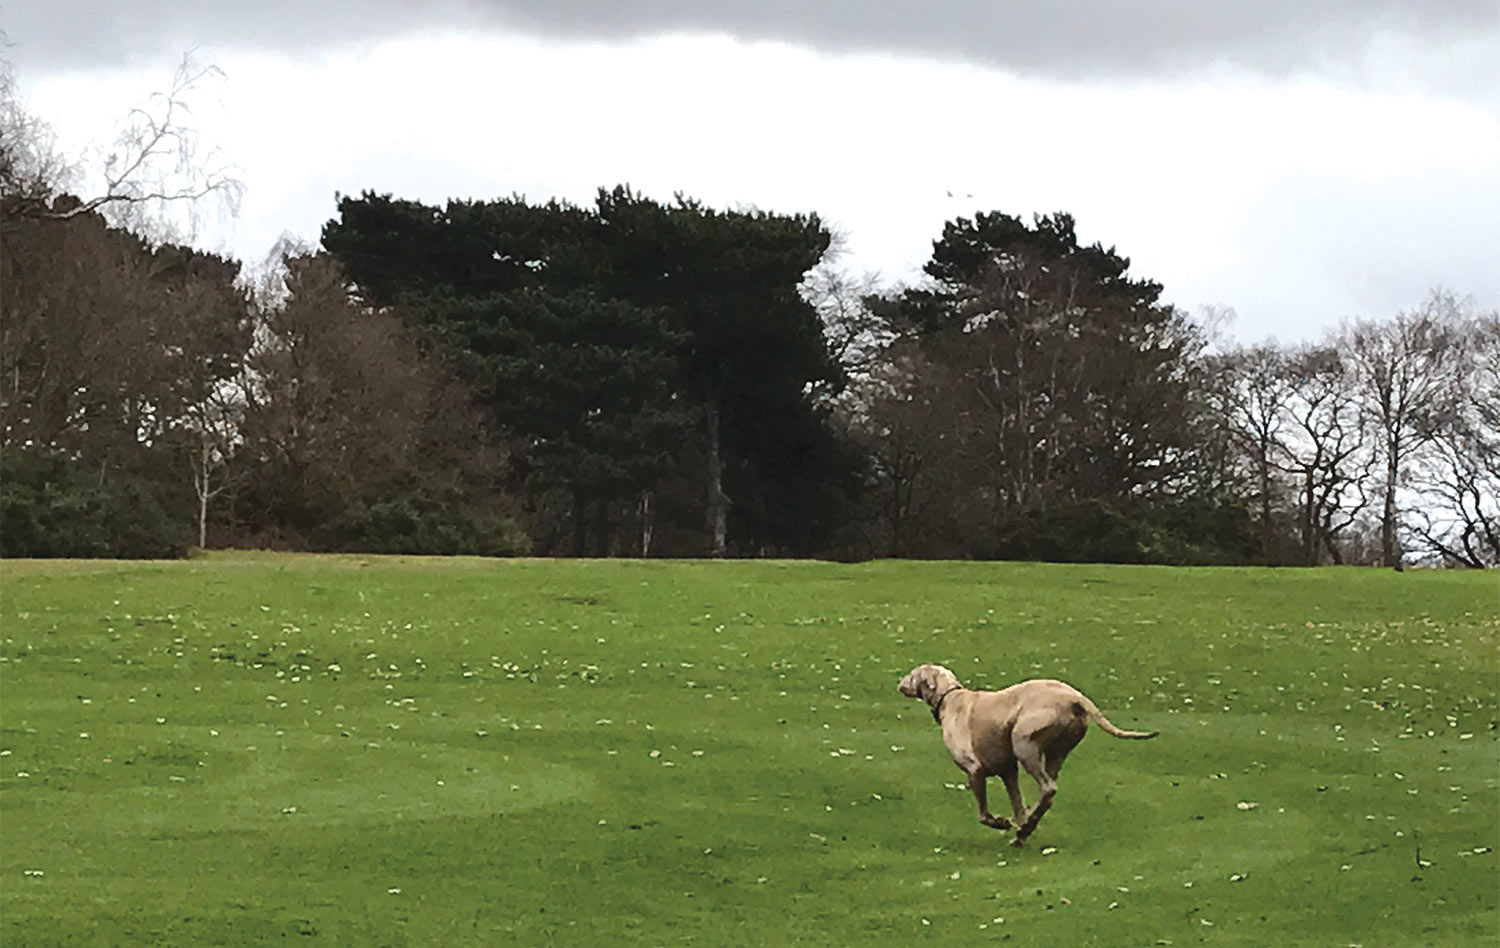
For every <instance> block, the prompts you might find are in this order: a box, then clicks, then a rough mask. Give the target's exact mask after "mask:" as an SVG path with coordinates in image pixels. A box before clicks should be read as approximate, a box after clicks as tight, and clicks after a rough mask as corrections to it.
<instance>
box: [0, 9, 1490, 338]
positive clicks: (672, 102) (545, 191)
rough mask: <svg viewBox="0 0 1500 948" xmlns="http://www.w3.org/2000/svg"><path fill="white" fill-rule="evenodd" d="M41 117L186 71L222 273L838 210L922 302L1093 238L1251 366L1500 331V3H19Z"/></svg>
mask: <svg viewBox="0 0 1500 948" xmlns="http://www.w3.org/2000/svg"><path fill="white" fill-rule="evenodd" d="M0 23H3V24H4V29H5V32H6V34H7V38H8V41H9V47H8V48H7V50H6V51H5V55H6V57H7V58H9V59H10V61H11V62H12V63H13V64H14V66H15V69H16V74H17V79H18V82H19V84H20V88H21V93H22V95H23V97H24V99H25V101H26V103H27V105H28V106H29V107H30V109H31V110H32V111H33V112H34V113H36V114H38V115H39V116H40V117H42V118H44V119H46V120H47V121H49V122H50V123H51V124H52V125H53V127H54V129H55V130H56V131H57V133H58V135H59V139H60V141H61V142H62V144H63V146H64V147H65V149H66V150H68V151H69V152H70V153H73V154H80V155H81V154H85V153H86V152H87V149H88V148H89V145H90V143H91V142H94V143H98V144H99V145H101V146H103V145H107V144H108V142H109V141H110V140H111V139H112V137H113V129H114V126H115V124H116V122H117V120H118V119H119V118H120V117H121V116H122V115H123V114H124V113H125V112H126V111H128V110H129V109H130V108H131V107H132V106H135V105H140V104H142V103H143V102H144V101H145V100H146V98H147V96H148V95H149V94H150V93H151V92H153V91H161V90H163V89H165V88H166V87H167V86H168V85H169V84H170V81H171V76H172V71H173V69H174V67H175V66H176V64H177V62H178V61H179V60H180V59H181V57H182V55H183V53H184V52H185V51H187V50H189V49H196V50H197V53H196V55H197V57H198V58H199V59H200V60H201V61H203V62H207V63H212V64H214V65H217V66H218V67H219V68H220V69H222V70H223V72H224V79H223V80H222V81H218V82H214V83H211V84H209V85H206V86H205V87H204V88H203V89H201V90H199V94H198V96H197V98H196V99H195V100H194V104H195V113H194V119H195V122H196V124H197V126H198V128H199V129H200V130H201V133H202V139H203V143H204V147H205V148H207V147H210V146H212V147H216V148H218V149H219V150H220V151H221V153H222V154H223V155H224V156H226V157H227V159H228V160H230V161H232V162H233V163H234V165H235V166H236V167H237V168H238V175H239V177H240V178H241V179H242V180H243V181H244V183H245V184H246V186H247V192H246V195H245V199H244V202H243V204H242V207H241V212H240V215H239V217H238V219H236V220H231V221H223V222H209V223H208V224H207V225H205V226H204V227H203V229H202V230H201V231H200V232H199V235H198V240H199V242H200V243H204V244H207V245H209V246H212V247H219V248H222V249H227V250H229V251H230V252H232V253H234V254H235V255H236V256H239V257H241V258H243V259H245V260H247V261H248V262H252V263H254V262H258V261H259V260H260V259H262V258H263V257H264V256H265V254H266V253H267V252H268V251H269V250H270V248H271V246H272V245H273V244H274V243H275V242H276V240H277V239H278V238H279V237H280V236H281V235H282V234H283V233H284V232H285V233H290V234H292V235H295V236H298V237H301V238H303V239H304V240H307V241H309V242H316V240H317V236H318V231H319V228H320V227H321V225H322V223H323V222H324V221H325V220H327V219H328V217H329V216H330V215H331V214H332V213H333V209H334V198H333V195H334V192H335V191H340V192H344V193H357V192H359V191H361V190H363V189H366V188H370V189H374V190H377V191H381V192H392V193H394V194H396V195H398V196H400V197H407V198H413V199H420V200H425V201H429V202H441V201H443V200H445V199H446V198H448V197H464V198H489V197H497V196H504V195H509V194H512V193H522V194H525V195H526V196H527V197H529V198H533V199H536V200H545V199H547V198H550V197H554V196H556V197H563V198H568V199H571V200H574V201H578V202H587V201H589V200H591V198H592V195H593V192H594V190H595V188H597V187H599V186H612V185H614V184H618V183H630V184H632V185H634V186H636V187H637V188H638V189H639V190H642V191H644V192H646V193H647V194H650V195H653V196H656V197H661V198H668V197H670V196H671V194H672V193H673V192H675V191H685V192H687V193H688V194H690V195H693V196H695V197H699V198H702V199H703V200H705V201H707V202H709V203H711V204H715V205H719V206H738V205H754V206H758V207H761V208H765V209H768V210H777V211H788V212H790V211H816V212H818V213H819V214H821V215H822V216H823V217H824V218H825V219H827V220H828V221H830V222H831V223H832V224H834V225H835V226H837V227H838V228H839V229H841V230H842V231H844V232H845V233H846V234H847V238H848V239H847V246H848V254H847V258H846V262H847V264H848V265H850V266H852V267H854V268H857V269H870V270H878V271H879V272H880V274H881V277H882V278H883V280H885V281H886V282H895V281H899V280H905V281H911V280H914V279H916V278H917V275H918V271H919V269H920V267H921V265H922V263H923V262H925V260H926V258H927V255H928V253H929V251H930V250H931V243H932V240H933V238H935V237H936V236H937V235H938V233H939V232H940V230H941V228H942V224H943V221H945V220H947V219H951V218H952V217H954V216H958V215H964V216H972V215H973V214H974V213H975V212H976V211H980V210H1000V211H1005V212H1008V213H1013V214H1021V215H1024V216H1028V217H1029V216H1030V215H1031V214H1033V213H1036V212H1050V211H1056V210H1064V211H1068V212H1070V213H1072V214H1073V215H1074V216H1075V217H1076V218H1077V219H1078V224H1079V230H1080V233H1081V235H1082V236H1083V237H1084V238H1085V239H1086V240H1088V241H1094V240H1098V241H1101V242H1103V243H1105V244H1106V245H1113V246H1115V247H1117V248H1118V249H1119V251H1120V252H1121V253H1123V254H1125V255H1126V256H1129V257H1130V258H1131V259H1132V261H1133V270H1134V272H1135V273H1136V275H1138V276H1145V277H1150V278H1152V279H1155V280H1158V281H1160V282H1162V283H1163V284H1165V286H1166V290H1167V292H1166V295H1167V297H1168V299H1170V300H1171V301H1172V302H1174V303H1176V304H1178V305H1181V306H1183V307H1185V308H1187V309H1189V310H1197V309H1198V308H1199V307H1202V306H1205V305H1218V306H1230V307H1233V308H1234V309H1235V311H1236V312H1237V314H1238V318H1237V320H1236V321H1235V322H1234V323H1233V325H1232V326H1231V331H1232V332H1233V334H1234V335H1235V336H1237V337H1238V338H1240V339H1243V340H1245V341H1258V340H1259V339H1261V338H1263V337H1266V336H1268V335H1275V336H1277V337H1279V338H1281V339H1283V340H1297V339H1303V338H1310V337H1314V336H1316V335H1318V334H1319V333H1321V331H1322V330H1323V329H1325V328H1328V327H1331V326H1334V325H1336V324H1337V323H1338V321H1339V320H1340V319H1342V318H1346V317H1355V316H1370V317H1384V316H1389V315H1392V314H1394V313H1395V312H1397V311H1399V310H1402V309H1410V308H1413V307H1416V306H1418V305H1419V304H1420V303H1421V302H1422V300H1423V298H1424V297H1425V296H1426V295H1427V293H1428V291H1429V289H1431V288H1433V287H1435V286H1443V287H1446V288H1448V289H1451V290H1452V291H1454V292H1456V293H1458V294H1459V295H1468V296H1471V297H1472V298H1473V300H1474V302H1475V304H1476V305H1477V306H1479V307H1481V308H1484V309H1493V308H1497V307H1500V2H1497V0H1452V2H1444V0H1321V2H1320V0H1258V2H1246V3H1237V2H1206V0H1154V2H1153V0H1070V2H1067V3H1060V2H1056V0H1007V2H1000V0H925V2H924V0H765V2H760V3H727V2H723V0H646V2H637V3H632V2H628V0H621V2H612V0H439V2H430V3H416V2H410V3H403V2H397V0H327V2H324V3H321V4H312V3H304V2H300V0H261V2H258V3H254V4H247V3H244V2H243V0H235V2H228V0H199V2H196V3H182V2H180V0H172V2H167V0H113V2H110V3H105V2H103V0H92V2H80V0H0Z"/></svg>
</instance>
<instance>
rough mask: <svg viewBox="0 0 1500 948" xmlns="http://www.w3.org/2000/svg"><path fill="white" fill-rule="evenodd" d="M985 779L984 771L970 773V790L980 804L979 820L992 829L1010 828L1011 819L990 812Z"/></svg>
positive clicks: (975, 800)
mask: <svg viewBox="0 0 1500 948" xmlns="http://www.w3.org/2000/svg"><path fill="white" fill-rule="evenodd" d="M985 779H986V778H985V776H984V774H982V773H977V772H973V773H970V774H969V792H970V793H972V794H974V802H975V803H977V804H979V822H981V823H983V824H984V825H985V826H988V827H990V828H991V829H998V830H1003V829H1010V820H1007V819H1006V818H1005V817H1003V816H996V815H995V814H993V813H991V812H990V805H989V792H988V789H987V788H986V787H985Z"/></svg>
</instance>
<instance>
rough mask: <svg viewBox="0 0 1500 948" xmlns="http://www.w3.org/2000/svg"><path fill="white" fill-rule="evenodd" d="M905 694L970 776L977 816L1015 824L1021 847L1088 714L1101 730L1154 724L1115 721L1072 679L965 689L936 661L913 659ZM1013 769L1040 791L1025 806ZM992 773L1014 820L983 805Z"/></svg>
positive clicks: (1131, 734) (1132, 734)
mask: <svg viewBox="0 0 1500 948" xmlns="http://www.w3.org/2000/svg"><path fill="white" fill-rule="evenodd" d="M898 687H899V688H900V690H901V693H902V694H903V695H905V696H906V697H908V698H921V699H922V700H923V701H925V702H927V705H928V707H930V708H931V709H932V718H933V720H934V721H937V722H938V723H939V724H941V725H942V726H943V743H944V744H946V745H948V752H949V753H950V754H952V755H953V762H954V763H955V764H957V765H958V766H959V769H960V770H962V771H963V772H964V773H966V774H968V776H969V791H970V792H971V793H973V794H974V800H975V802H976V803H978V804H979V822H981V823H983V824H984V825H985V826H988V827H990V828H992V829H998V830H1005V829H1010V828H1011V826H1012V825H1014V826H1015V828H1016V836H1015V839H1014V840H1013V841H1012V843H1011V845H1013V846H1024V845H1026V840H1027V838H1029V837H1030V836H1031V834H1032V833H1033V832H1034V831H1035V830H1036V825H1037V823H1039V822H1040V821H1041V819H1042V817H1043V816H1044V815H1045V814H1046V812H1047V810H1048V809H1050V808H1051V806H1052V801H1053V800H1054V799H1056V798H1057V775H1058V773H1059V771H1061V770H1062V765H1063V761H1064V760H1065V759H1066V758H1067V756H1068V752H1069V751H1071V750H1072V749H1073V748H1074V747H1076V746H1078V742H1079V741H1081V740H1083V735H1084V734H1085V733H1086V732H1087V731H1088V725H1089V722H1090V721H1093V722H1094V723H1095V724H1097V725H1099V727H1100V728H1101V729H1103V731H1104V732H1105V733H1106V734H1112V735H1114V736H1115V737H1128V738H1134V739H1137V740H1145V739H1146V738H1152V737H1155V736H1156V734H1157V732H1156V731H1126V730H1123V729H1121V728H1118V727H1115V726H1114V725H1113V724H1111V723H1110V720H1109V718H1106V717H1105V716H1104V714H1103V712H1101V711H1100V710H1099V707H1098V706H1097V705H1095V704H1094V702H1092V701H1090V700H1089V699H1088V698H1086V697H1085V696H1084V695H1083V693H1082V692H1080V691H1079V690H1078V689H1076V688H1074V687H1073V686H1071V685H1068V684H1065V683H1063V682H1060V681H1053V680H1051V679H1034V680H1032V681H1023V682H1021V683H1020V684H1017V685H1011V686H1010V687H1009V688H1006V689H1005V690H1003V691H971V690H969V689H968V688H965V687H964V686H963V685H962V684H960V683H959V680H958V677H957V676H956V675H954V674H953V672H951V671H949V670H948V669H947V668H944V667H943V666H942V665H932V664H928V665H918V666H917V667H916V668H913V669H912V670H911V673H910V674H908V675H907V676H906V677H905V678H903V679H901V684H900V685H899V686H898ZM1020 768H1024V769H1025V771H1026V772H1027V773H1028V774H1031V776H1032V778H1033V779H1034V780H1036V783H1037V787H1038V789H1039V790H1040V792H1041V796H1040V797H1038V799H1037V803H1036V806H1034V807H1032V808H1031V809H1030V810H1027V809H1026V806H1025V804H1024V803H1023V802H1022V801H1021V787H1020V784H1019V783H1018V782H1017V776H1018V772H1019V769H1020ZM990 777H999V778H1000V779H1001V780H1004V781H1005V789H1006V790H1007V791H1008V792H1009V793H1010V805H1011V807H1012V809H1013V810H1014V816H1015V822H1014V824H1012V822H1011V821H1010V820H1007V819H1005V818H1004V817H1002V816H995V815H994V814H993V813H991V812H990V809H989V804H988V802H987V800H986V793H985V781H986V780H988V779H989V778H990Z"/></svg>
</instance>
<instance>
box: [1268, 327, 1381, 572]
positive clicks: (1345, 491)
mask: <svg viewBox="0 0 1500 948" xmlns="http://www.w3.org/2000/svg"><path fill="white" fill-rule="evenodd" d="M1287 371H1288V377H1289V379H1290V382H1291V399H1290V401H1289V403H1288V406H1287V408H1286V415H1287V428H1288V437H1287V438H1286V439H1285V440H1284V441H1283V442H1282V445H1281V453H1282V460H1281V462H1280V466H1281V468H1282V470H1283V471H1285V472H1286V473H1288V474H1290V475H1292V476H1293V477H1294V478H1295V481H1296V484H1297V491H1298V513H1297V532H1298V536H1299V538H1300V546H1301V557H1302V562H1303V563H1304V564H1305V565H1308V566H1313V565H1316V564H1317V563H1318V562H1319V561H1320V559H1321V558H1322V555H1323V553H1325V552H1326V553H1327V555H1328V556H1329V558H1330V559H1332V560H1333V562H1335V563H1340V562H1342V561H1343V556H1342V554H1341V552H1340V550H1339V546H1338V542H1337V541H1338V536H1339V534H1340V533H1341V532H1342V531H1343V530H1345V529H1347V528H1348V527H1350V526H1351V525H1353V524H1354V523H1356V522H1357V521H1358V518H1359V515H1360V513H1361V512H1362V511H1363V510H1364V508H1365V506H1366V505H1367V503H1368V500H1369V499H1368V497H1367V496H1366V493H1365V479H1366V478H1365V475H1366V472H1367V470H1368V460H1367V458H1368V452H1367V451H1365V446H1364V444H1363V442H1362V440H1361V437H1360V435H1361V424H1362V423H1361V419H1360V414H1359V406H1358V403H1357V401H1356V400H1355V397H1354V393H1353V391H1352V390H1351V382H1350V379H1349V377H1348V369H1347V366H1346V365H1345V363H1344V361H1343V359H1342V358H1341V357H1340V353H1339V352H1338V350H1337V349H1335V348H1333V347H1332V346H1330V345H1323V346H1317V345H1310V346H1304V347H1302V348H1301V349H1299V350H1297V351H1296V352H1294V353H1293V354H1292V355H1291V356H1290V358H1289V360H1288V363H1287Z"/></svg>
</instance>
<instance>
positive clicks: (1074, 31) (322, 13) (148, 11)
mask: <svg viewBox="0 0 1500 948" xmlns="http://www.w3.org/2000/svg"><path fill="white" fill-rule="evenodd" d="M3 9H4V19H5V21H6V27H5V28H6V30H7V32H8V33H9V37H10V40H11V43H12V45H13V48H12V50H11V51H10V55H11V57H12V58H13V59H15V60H16V61H17V62H19V63H20V64H22V65H23V66H25V67H29V68H35V69H40V70H45V71H51V70H58V69H79V68H89V67H105V66H111V65H118V64H121V63H125V62H129V61H131V60H134V59H141V58H152V59H155V58H160V57H163V56H168V55H174V54H179V53H181V52H182V51H184V50H185V49H187V48H189V47H192V46H197V45H204V46H207V47H208V48H209V49H212V48H213V47H215V46H244V45H250V46H256V47H261V48H266V49H273V50H279V51H283V52H288V53H291V54H298V53H304V52H307V51H309V50H313V49H319V48H325V47H328V46H330V45H333V44H340V43H362V42H368V41H371V40H379V39H385V38H389V37H393V36H398V35H401V34H403V33H406V32H410V31H414V30H419V29H423V28H445V29H452V30H459V31H483V30H507V31H519V32H524V33H529V34H533V35H541V36H548V37H559V38H570V39H579V40H604V41H612V40H627V39H631V38H637V37H643V36H653V35H660V34H666V33H680V32H716V33H725V34H729V35H733V36H736V37H739V38H742V39H747V40H769V41H779V42H786V43H790V44H793V45H799V46H806V47H813V48H817V49H824V50H830V51H840V52H851V51H857V52H885V53H894V54H903V55H915V56H924V57H931V58H939V59H959V60H966V61H971V62H974V63H979V64H984V65H990V66H995V67H1000V68H1004V69H1008V70H1011V71H1014V72H1017V73H1021V74H1024V75H1032V76H1038V77H1044V78H1063V79H1082V78H1094V77H1101V76H1102V77H1112V78H1113V77H1119V78H1131V77H1154V76H1160V75H1179V74H1182V73H1191V72H1194V71H1196V70H1200V69H1203V68H1206V67H1209V66H1213V65H1226V66H1229V67H1233V68H1239V69H1243V70H1246V71H1249V72H1252V73H1260V74H1266V75H1284V74H1288V73H1298V72H1304V71H1328V70H1335V71H1340V72H1343V73H1346V74H1347V75H1348V76H1350V77H1353V78H1355V79H1360V78H1366V79H1368V78H1369V76H1368V72H1369V69H1370V64H1369V63H1368V62H1367V59H1368V52H1369V50H1370V49H1371V48H1372V44H1376V43H1377V42H1378V41H1380V40H1381V39H1382V38H1384V39H1386V40H1389V39H1390V38H1391V37H1396V38H1397V39H1398V40H1399V43H1398V44H1397V45H1396V47H1395V48H1396V49H1397V50H1403V49H1404V50H1406V51H1407V52H1408V53H1411V54H1417V55H1421V56H1422V57H1423V58H1426V57H1432V58H1433V60H1434V61H1442V62H1448V63H1449V64H1450V67H1449V68H1448V69H1445V70H1443V71H1442V74H1443V75H1444V76H1451V75H1458V76H1463V77H1466V78H1465V82H1473V81H1475V79H1476V78H1477V80H1479V81H1488V80H1496V81H1497V82H1500V66H1497V65H1496V63H1500V55H1494V54H1495V51H1496V50H1497V49H1500V4H1497V3H1495V2H1494V0H1239V2H1234V0H1228V2H1226V0H1067V2H1060V0H763V2H758V3H744V2H727V0H641V2H617V0H437V2H428V3H419V2H402V0H329V2H324V3H309V2H300V0H262V2H258V3H246V2H244V0H233V2H228V0H203V2H189V3H183V2H181V0H115V2H111V3H101V2H99V0H53V2H48V0H21V2H19V3H18V2H17V0H8V3H6V4H5V6H4V8H3ZM1388 45H1389V44H1388ZM1454 57H1458V58H1460V59H1461V60H1463V63H1461V64H1459V65H1458V66H1457V67H1453V66H1452V65H1451V62H1452V59H1453V58H1454ZM1464 64H1467V65H1464ZM1449 91H1457V92H1458V93H1460V94H1462V93H1463V92H1464V91H1465V90H1463V89H1458V90H1449ZM1480 94H1484V95H1488V94H1489V93H1488V92H1487V91H1484V92H1481V93H1480Z"/></svg>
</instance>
